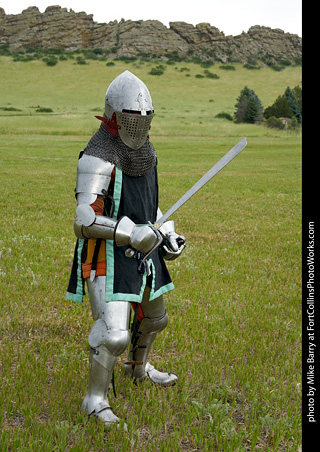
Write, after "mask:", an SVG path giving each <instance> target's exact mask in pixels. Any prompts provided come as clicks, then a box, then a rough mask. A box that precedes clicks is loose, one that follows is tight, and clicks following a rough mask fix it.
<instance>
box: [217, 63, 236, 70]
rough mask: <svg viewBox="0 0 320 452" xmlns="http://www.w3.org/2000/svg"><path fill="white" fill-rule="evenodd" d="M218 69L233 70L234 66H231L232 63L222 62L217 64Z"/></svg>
mask: <svg viewBox="0 0 320 452" xmlns="http://www.w3.org/2000/svg"><path fill="white" fill-rule="evenodd" d="M219 68H220V69H224V70H225V71H235V70H236V68H235V67H234V66H232V64H222V65H221V66H219Z"/></svg>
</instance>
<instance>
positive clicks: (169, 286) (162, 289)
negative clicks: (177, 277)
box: [148, 259, 174, 301]
mask: <svg viewBox="0 0 320 452" xmlns="http://www.w3.org/2000/svg"><path fill="white" fill-rule="evenodd" d="M148 265H149V267H150V270H151V268H152V287H151V292H150V298H149V301H152V300H155V299H156V298H158V297H160V295H163V294H164V293H166V292H169V291H170V290H173V289H174V285H173V283H172V282H171V283H169V284H166V285H165V286H162V287H160V289H158V290H156V291H155V290H154V286H155V282H156V269H155V267H154V265H153V262H152V259H149V260H148Z"/></svg>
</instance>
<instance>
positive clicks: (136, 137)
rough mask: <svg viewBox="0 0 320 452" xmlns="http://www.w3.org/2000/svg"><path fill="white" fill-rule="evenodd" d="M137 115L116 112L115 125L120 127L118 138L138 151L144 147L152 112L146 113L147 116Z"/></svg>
mask: <svg viewBox="0 0 320 452" xmlns="http://www.w3.org/2000/svg"><path fill="white" fill-rule="evenodd" d="M137 113H138V114H137ZM137 113H128V112H121V113H120V112H116V117H117V124H118V125H119V126H120V129H119V131H118V132H119V136H120V138H121V140H122V141H123V142H124V143H125V144H126V145H127V146H129V147H130V148H132V149H139V148H141V146H143V145H144V143H145V141H146V139H147V136H148V133H149V130H150V125H151V121H152V118H153V116H154V113H153V111H148V112H147V115H141V114H140V112H137Z"/></svg>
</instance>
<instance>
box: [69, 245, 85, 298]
mask: <svg viewBox="0 0 320 452" xmlns="http://www.w3.org/2000/svg"><path fill="white" fill-rule="evenodd" d="M83 245H84V239H79V242H78V249H77V261H78V265H77V289H76V293H70V292H67V294H66V299H67V300H71V301H77V302H79V303H81V302H82V301H83V284H82V268H81V253H82V248H83Z"/></svg>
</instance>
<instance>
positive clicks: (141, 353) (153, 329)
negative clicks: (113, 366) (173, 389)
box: [123, 312, 178, 386]
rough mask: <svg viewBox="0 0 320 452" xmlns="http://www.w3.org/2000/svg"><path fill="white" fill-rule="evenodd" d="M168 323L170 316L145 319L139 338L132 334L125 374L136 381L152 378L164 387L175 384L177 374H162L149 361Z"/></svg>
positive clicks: (140, 326) (138, 333) (141, 324)
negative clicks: (155, 341)
mask: <svg viewBox="0 0 320 452" xmlns="http://www.w3.org/2000/svg"><path fill="white" fill-rule="evenodd" d="M167 323H168V315H167V313H166V312H165V314H164V315H162V316H161V317H157V318H153V319H150V318H144V319H143V320H142V321H141V323H140V325H139V328H138V332H137V334H136V335H137V336H138V338H136V337H134V336H135V335H134V333H133V334H132V340H131V344H130V352H129V355H128V358H127V359H126V362H125V363H124V366H123V369H124V372H125V374H127V375H130V376H131V377H132V378H134V380H135V381H142V380H143V379H145V378H150V380H151V381H152V382H153V383H156V384H158V385H162V386H170V385H172V384H175V382H176V380H177V379H178V377H177V376H176V375H175V374H172V373H167V372H160V371H158V370H156V369H155V368H154V366H152V365H151V364H150V363H149V362H148V361H147V359H148V355H149V352H150V349H151V346H152V344H153V342H154V340H155V338H156V335H157V333H159V332H160V331H162V330H163V329H164V328H165V327H166V326H167Z"/></svg>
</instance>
